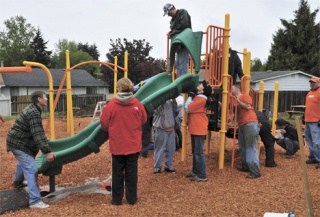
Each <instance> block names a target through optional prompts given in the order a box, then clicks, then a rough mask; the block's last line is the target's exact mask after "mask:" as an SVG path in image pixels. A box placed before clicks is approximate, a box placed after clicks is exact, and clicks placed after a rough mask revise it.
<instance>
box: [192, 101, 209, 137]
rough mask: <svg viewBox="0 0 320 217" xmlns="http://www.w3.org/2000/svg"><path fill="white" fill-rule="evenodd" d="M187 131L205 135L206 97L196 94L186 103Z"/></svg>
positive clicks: (206, 122) (206, 125) (206, 126)
mask: <svg viewBox="0 0 320 217" xmlns="http://www.w3.org/2000/svg"><path fill="white" fill-rule="evenodd" d="M188 109H189V112H190V113H189V114H188V131H189V134H192V135H207V131H208V117H207V112H206V99H205V98H203V97H199V96H196V97H194V99H193V102H192V103H190V104H189V105H188Z"/></svg>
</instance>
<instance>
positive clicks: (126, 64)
mask: <svg viewBox="0 0 320 217" xmlns="http://www.w3.org/2000/svg"><path fill="white" fill-rule="evenodd" d="M124 68H125V70H124V77H125V78H128V51H127V50H126V51H125V52H124Z"/></svg>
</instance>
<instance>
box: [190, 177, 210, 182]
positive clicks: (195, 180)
mask: <svg viewBox="0 0 320 217" xmlns="http://www.w3.org/2000/svg"><path fill="white" fill-rule="evenodd" d="M207 180H208V179H207V178H200V177H198V176H195V177H193V178H192V179H191V181H193V182H206V181H207Z"/></svg>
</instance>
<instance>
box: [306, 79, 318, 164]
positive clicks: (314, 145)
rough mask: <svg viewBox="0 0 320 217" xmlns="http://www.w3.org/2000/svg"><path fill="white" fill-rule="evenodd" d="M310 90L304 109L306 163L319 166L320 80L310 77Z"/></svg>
mask: <svg viewBox="0 0 320 217" xmlns="http://www.w3.org/2000/svg"><path fill="white" fill-rule="evenodd" d="M309 83H310V92H309V93H308V94H307V96H306V110H305V113H304V121H305V122H306V128H305V137H306V142H307V144H308V146H309V151H310V152H309V156H308V157H309V159H308V160H307V161H306V163H307V164H317V166H316V168H317V169H319V168H320V113H319V108H320V88H319V87H320V80H319V78H316V77H312V78H311V79H310V80H309Z"/></svg>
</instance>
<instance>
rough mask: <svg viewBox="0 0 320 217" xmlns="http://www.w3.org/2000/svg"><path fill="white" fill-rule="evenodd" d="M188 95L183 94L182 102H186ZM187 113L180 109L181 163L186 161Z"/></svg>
mask: <svg viewBox="0 0 320 217" xmlns="http://www.w3.org/2000/svg"><path fill="white" fill-rule="evenodd" d="M187 98H188V94H187V93H184V94H183V102H185V101H187ZM187 118H188V115H187V112H186V110H185V109H182V123H181V131H182V150H181V161H184V160H185V159H186V155H187V154H186V153H187V152H186V146H187Z"/></svg>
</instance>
